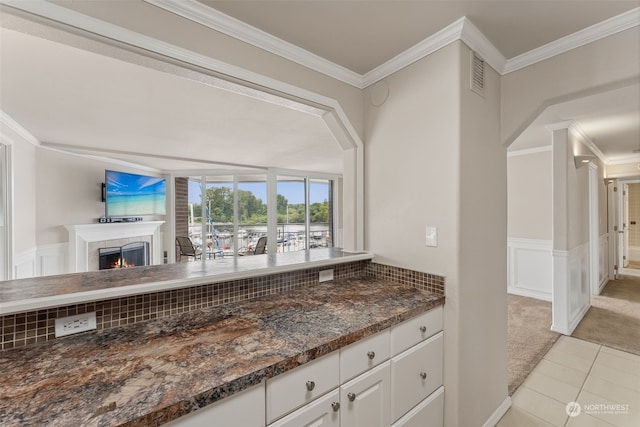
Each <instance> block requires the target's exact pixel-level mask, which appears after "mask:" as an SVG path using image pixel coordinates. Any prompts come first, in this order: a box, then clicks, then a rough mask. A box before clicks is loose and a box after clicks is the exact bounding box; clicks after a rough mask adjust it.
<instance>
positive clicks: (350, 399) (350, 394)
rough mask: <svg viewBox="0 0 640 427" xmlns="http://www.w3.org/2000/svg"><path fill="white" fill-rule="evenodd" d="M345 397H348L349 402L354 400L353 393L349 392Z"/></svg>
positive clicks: (354, 395)
mask: <svg viewBox="0 0 640 427" xmlns="http://www.w3.org/2000/svg"><path fill="white" fill-rule="evenodd" d="M347 397H348V398H349V402H353V401H354V400H356V394H355V393H349V394H347Z"/></svg>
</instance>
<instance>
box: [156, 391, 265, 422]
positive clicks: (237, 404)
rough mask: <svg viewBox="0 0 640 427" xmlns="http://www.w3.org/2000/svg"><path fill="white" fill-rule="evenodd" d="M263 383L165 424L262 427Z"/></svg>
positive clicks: (263, 414) (263, 415) (263, 416)
mask: <svg viewBox="0 0 640 427" xmlns="http://www.w3.org/2000/svg"><path fill="white" fill-rule="evenodd" d="M264 393H265V392H264V383H260V384H258V385H256V386H253V387H251V388H248V389H246V390H243V391H241V392H239V393H236V394H234V395H233V396H230V397H227V398H226V399H222V400H220V401H218V402H215V403H212V404H211V405H208V406H206V407H204V408H202V409H198V410H197V411H194V412H192V413H190V414H187V415H185V416H184V417H180V418H178V419H177V420H175V421H172V422H169V423H167V424H166V426H168V427H210V426H213V425H216V426H242V427H264V425H265V422H264V419H265V413H264Z"/></svg>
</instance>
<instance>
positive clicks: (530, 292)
mask: <svg viewBox="0 0 640 427" xmlns="http://www.w3.org/2000/svg"><path fill="white" fill-rule="evenodd" d="M507 245H508V252H507V254H508V255H507V256H508V260H507V261H508V282H507V292H508V293H510V294H514V295H521V296H526V297H531V298H537V299H541V300H544V301H551V298H552V285H553V269H552V268H553V262H552V261H553V258H552V252H553V251H552V249H553V242H552V241H551V240H539V239H516V238H509V240H508V242H507Z"/></svg>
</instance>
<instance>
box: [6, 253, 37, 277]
mask: <svg viewBox="0 0 640 427" xmlns="http://www.w3.org/2000/svg"><path fill="white" fill-rule="evenodd" d="M36 253H37V251H36V248H31V249H27V250H26V251H22V252H16V253H15V254H14V257H13V269H12V270H13V278H14V279H25V278H28V277H35V276H36Z"/></svg>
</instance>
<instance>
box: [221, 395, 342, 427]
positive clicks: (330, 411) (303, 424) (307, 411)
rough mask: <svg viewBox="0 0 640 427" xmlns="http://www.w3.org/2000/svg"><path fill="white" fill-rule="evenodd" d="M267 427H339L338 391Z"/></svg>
mask: <svg viewBox="0 0 640 427" xmlns="http://www.w3.org/2000/svg"><path fill="white" fill-rule="evenodd" d="M221 425H222V424H221ZM243 427H244V426H243ZM269 427H340V391H339V389H335V390H333V391H332V392H330V393H328V394H327V395H325V396H323V397H320V398H319V399H316V400H314V401H313V402H311V403H309V404H307V405H305V406H303V407H302V408H300V409H298V410H297V411H295V412H293V413H291V414H289V415H287V416H286V417H284V418H282V419H280V420H278V421H276V422H275V423H273V424H270V425H269Z"/></svg>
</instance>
